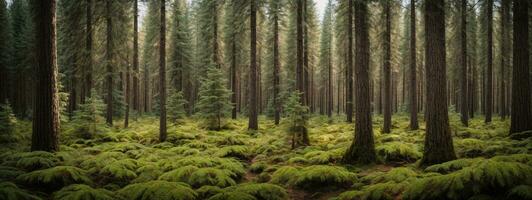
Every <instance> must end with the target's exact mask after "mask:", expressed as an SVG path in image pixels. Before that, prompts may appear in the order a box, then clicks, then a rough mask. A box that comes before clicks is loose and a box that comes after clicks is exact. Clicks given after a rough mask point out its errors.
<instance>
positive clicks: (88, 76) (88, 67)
mask: <svg viewBox="0 0 532 200" xmlns="http://www.w3.org/2000/svg"><path fill="white" fill-rule="evenodd" d="M86 14H87V16H86V17H87V22H86V28H87V30H86V31H87V33H86V34H87V35H86V39H85V40H86V46H85V51H86V58H85V59H87V62H86V64H85V81H84V83H85V87H84V88H83V89H84V90H85V95H83V97H82V98H83V100H82V101H81V102H82V103H85V98H86V97H91V91H92V85H93V83H92V71H93V70H92V0H87V13H86Z"/></svg>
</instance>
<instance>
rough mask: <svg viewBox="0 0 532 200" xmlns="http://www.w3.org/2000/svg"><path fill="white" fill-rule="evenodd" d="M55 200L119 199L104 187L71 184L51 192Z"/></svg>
mask: <svg viewBox="0 0 532 200" xmlns="http://www.w3.org/2000/svg"><path fill="white" fill-rule="evenodd" d="M53 199H56V200H114V199H121V198H119V197H117V196H115V195H114V193H113V192H111V191H109V190H106V189H95V188H92V187H91V186H88V185H82V184H73V185H69V186H66V187H64V188H63V189H61V190H59V191H57V192H55V193H54V194H53Z"/></svg>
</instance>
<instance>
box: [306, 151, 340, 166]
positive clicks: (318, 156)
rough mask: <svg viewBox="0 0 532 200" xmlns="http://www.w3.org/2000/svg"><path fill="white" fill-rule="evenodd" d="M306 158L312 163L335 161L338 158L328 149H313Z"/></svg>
mask: <svg viewBox="0 0 532 200" xmlns="http://www.w3.org/2000/svg"><path fill="white" fill-rule="evenodd" d="M305 158H306V160H307V161H309V163H311V164H328V163H334V162H335V161H336V159H337V158H335V157H334V155H333V154H331V153H330V152H327V151H311V152H308V153H306V154H305Z"/></svg>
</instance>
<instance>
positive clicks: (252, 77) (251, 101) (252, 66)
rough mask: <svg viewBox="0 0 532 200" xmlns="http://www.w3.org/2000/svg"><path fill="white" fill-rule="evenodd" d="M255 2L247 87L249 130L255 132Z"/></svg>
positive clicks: (252, 13)
mask: <svg viewBox="0 0 532 200" xmlns="http://www.w3.org/2000/svg"><path fill="white" fill-rule="evenodd" d="M256 3H257V2H255V0H251V4H250V10H251V16H250V29H251V35H250V37H251V38H250V39H251V43H250V48H251V55H250V62H251V63H250V65H249V66H250V68H249V77H250V82H251V83H250V84H249V85H250V87H249V123H248V129H249V130H257V129H258V128H259V124H258V118H257V114H258V113H257V106H258V105H257V85H258V84H257V11H256V9H257V8H256V5H255V4H256Z"/></svg>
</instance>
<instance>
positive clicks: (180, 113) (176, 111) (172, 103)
mask: <svg viewBox="0 0 532 200" xmlns="http://www.w3.org/2000/svg"><path fill="white" fill-rule="evenodd" d="M168 100H169V101H168V104H167V109H168V117H169V118H170V120H171V121H172V122H173V123H174V124H175V123H178V122H179V120H180V119H182V118H183V117H184V116H185V114H186V112H185V105H186V104H187V100H185V99H184V97H183V91H172V92H171V93H170V98H169V99H168Z"/></svg>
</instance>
